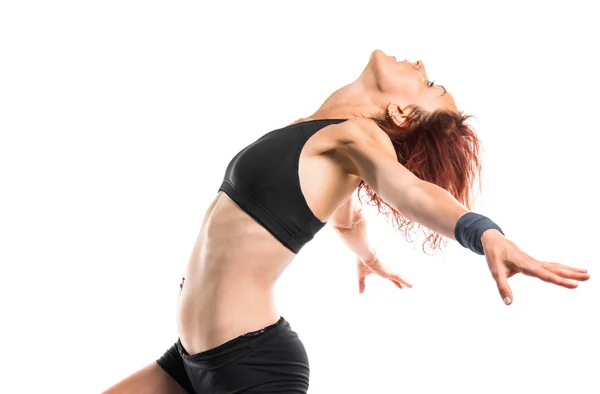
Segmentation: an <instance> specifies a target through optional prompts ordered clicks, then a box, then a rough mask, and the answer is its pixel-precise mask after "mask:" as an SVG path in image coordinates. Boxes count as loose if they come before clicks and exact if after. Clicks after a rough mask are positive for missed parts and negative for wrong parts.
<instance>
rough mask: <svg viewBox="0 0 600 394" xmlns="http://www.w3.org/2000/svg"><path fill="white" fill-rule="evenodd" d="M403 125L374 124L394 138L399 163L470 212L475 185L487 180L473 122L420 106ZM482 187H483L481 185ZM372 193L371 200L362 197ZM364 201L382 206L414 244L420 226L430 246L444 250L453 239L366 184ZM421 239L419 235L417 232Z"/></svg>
mask: <svg viewBox="0 0 600 394" xmlns="http://www.w3.org/2000/svg"><path fill="white" fill-rule="evenodd" d="M409 109H410V110H411V111H410V112H409V113H408V115H407V116H406V121H405V122H404V124H403V125H402V127H398V126H396V125H395V123H394V122H393V121H392V120H391V119H390V118H389V117H386V116H383V117H381V118H374V119H373V120H374V121H375V122H376V123H377V124H378V125H379V127H381V129H383V130H384V131H385V132H386V133H387V135H388V136H389V137H390V140H391V141H392V144H393V145H394V149H395V150H396V155H397V157H398V162H399V163H400V164H402V165H403V166H404V167H406V168H407V169H408V170H410V171H411V172H412V173H413V174H415V175H416V176H417V177H419V178H420V179H422V180H424V181H427V182H431V183H433V184H436V185H438V186H440V187H441V188H443V189H445V190H447V191H448V192H449V193H450V194H452V195H453V196H454V197H455V198H456V199H457V200H458V201H460V202H461V203H462V204H463V205H465V206H466V207H467V208H468V209H472V206H473V200H474V198H473V190H472V189H473V186H474V184H475V181H476V180H479V178H480V176H481V159H480V149H481V143H480V141H479V139H478V138H477V135H476V134H475V131H474V130H473V129H472V128H471V126H470V125H468V124H467V123H466V121H467V120H468V119H469V118H471V116H470V115H465V114H464V113H462V112H456V111H450V110H437V111H435V112H427V111H425V110H424V109H422V108H420V107H415V106H412V107H409ZM479 185H480V184H479ZM361 191H362V195H363V196H364V195H366V197H365V198H361ZM358 196H359V198H360V199H361V201H365V200H366V203H367V204H369V205H375V206H377V208H378V210H379V212H380V213H382V214H384V215H386V216H388V218H389V219H391V221H392V224H393V225H394V227H396V228H397V229H398V230H399V231H401V232H402V233H403V235H404V237H405V238H406V239H407V241H409V242H413V241H414V240H415V225H417V229H420V230H422V232H423V233H424V234H425V241H424V242H423V247H422V248H423V252H425V253H427V250H426V248H428V249H430V250H432V251H433V252H435V251H436V250H441V249H442V245H445V244H446V242H447V240H445V239H444V238H442V236H441V235H439V234H437V233H435V232H433V231H431V230H429V229H426V228H425V227H423V226H422V225H420V224H418V223H414V222H412V221H411V220H409V219H407V218H405V217H404V216H403V215H402V213H401V212H398V211H397V210H395V209H394V208H392V207H390V206H389V205H388V204H387V203H385V202H384V201H383V200H382V199H381V198H380V197H379V196H377V195H376V194H375V192H374V191H373V189H371V188H370V187H369V185H368V184H366V183H365V182H361V183H360V185H359V186H358ZM417 235H418V234H417Z"/></svg>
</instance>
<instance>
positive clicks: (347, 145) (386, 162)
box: [337, 119, 589, 305]
mask: <svg viewBox="0 0 600 394" xmlns="http://www.w3.org/2000/svg"><path fill="white" fill-rule="evenodd" d="M341 126H344V127H345V128H344V130H342V131H340V138H339V140H338V147H337V153H338V154H339V157H340V158H341V160H343V167H344V168H348V172H349V173H350V174H353V175H356V176H358V177H359V178H361V179H362V180H364V181H365V182H367V183H368V184H369V186H370V187H371V188H372V189H373V190H374V191H375V193H377V194H378V195H379V196H380V197H381V198H382V199H383V200H384V201H385V202H386V203H388V204H389V205H390V206H391V207H393V208H394V209H396V210H398V211H399V212H401V213H402V215H404V216H405V217H406V218H408V219H410V220H413V221H415V222H417V223H420V224H422V225H424V226H426V227H428V228H429V229H431V230H433V231H435V232H437V233H438V234H441V235H443V236H445V237H447V238H450V239H455V236H454V229H455V227H456V224H457V222H458V220H459V219H460V218H461V217H462V216H463V215H465V214H466V213H468V212H469V211H468V210H467V209H466V208H465V207H464V206H463V205H462V204H460V203H459V202H458V201H457V200H456V199H455V198H454V197H453V196H452V195H451V194H450V193H448V192H447V191H445V190H444V189H442V188H440V187H438V186H436V185H434V184H431V183H429V182H424V181H422V180H420V179H419V178H417V177H416V176H415V175H414V174H413V173H411V172H410V171H409V170H407V169H406V168H405V167H404V166H402V165H401V164H400V163H398V161H397V159H396V153H395V151H394V148H393V146H392V143H391V141H390V140H389V138H388V137H387V135H386V134H385V133H384V132H383V131H381V130H380V129H379V128H378V126H377V125H376V124H374V122H372V121H370V120H367V119H357V120H355V121H349V122H345V123H342V124H341ZM466 231H469V230H466ZM471 234H473V232H472V231H471ZM480 240H481V243H482V244H483V250H484V254H485V258H486V260H487V263H488V267H489V269H490V272H491V274H492V276H493V278H494V280H495V281H496V284H497V286H498V290H499V292H500V295H501V297H502V299H503V300H504V302H505V303H506V304H507V305H509V304H511V303H512V299H513V297H512V290H511V289H510V286H509V285H508V281H507V279H508V278H510V277H511V276H513V275H514V274H516V273H519V272H522V273H524V274H526V275H528V276H533V277H537V278H539V279H541V280H543V281H546V282H549V283H554V284H556V285H559V286H563V287H566V288H569V289H574V288H576V287H577V283H574V282H571V281H570V280H569V279H571V280H579V281H584V280H587V279H589V275H588V274H587V271H586V270H584V269H580V268H574V267H569V266H566V265H562V264H558V263H549V262H541V261H538V260H535V259H534V258H532V257H531V256H529V255H527V254H526V253H525V252H523V251H522V250H521V249H519V248H518V247H517V246H516V245H515V244H514V243H513V242H511V241H509V240H508V239H507V238H505V237H504V235H503V234H502V233H501V232H500V231H498V230H494V229H492V230H487V231H485V232H484V233H483V235H481V236H480Z"/></svg>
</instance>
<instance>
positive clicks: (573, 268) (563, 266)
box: [528, 255, 587, 273]
mask: <svg viewBox="0 0 600 394" xmlns="http://www.w3.org/2000/svg"><path fill="white" fill-rule="evenodd" d="M528 256H529V255H528ZM531 259H532V260H534V261H537V260H535V259H534V258H531ZM541 264H542V265H544V266H546V265H550V266H559V267H562V268H566V269H568V270H571V271H575V272H582V273H586V272H587V269H585V268H577V267H571V266H569V265H564V264H560V263H551V262H542V263H541Z"/></svg>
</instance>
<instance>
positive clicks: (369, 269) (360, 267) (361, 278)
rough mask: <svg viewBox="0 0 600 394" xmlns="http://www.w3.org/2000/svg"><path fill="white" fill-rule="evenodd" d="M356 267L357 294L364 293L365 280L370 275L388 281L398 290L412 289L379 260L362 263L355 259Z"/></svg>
mask: <svg viewBox="0 0 600 394" xmlns="http://www.w3.org/2000/svg"><path fill="white" fill-rule="evenodd" d="M356 266H357V272H358V292H359V293H360V294H362V293H363V292H364V291H365V278H366V277H367V276H368V275H370V274H376V275H379V276H381V277H382V278H385V279H389V280H391V281H392V283H393V284H395V285H396V286H398V287H399V288H401V289H402V288H404V287H408V288H410V287H412V285H411V284H410V283H408V282H407V281H405V280H404V279H402V278H401V277H400V275H398V274H396V273H395V272H393V271H391V270H390V269H388V268H387V267H386V266H384V265H383V264H382V263H381V261H379V258H378V257H376V258H375V260H374V261H370V262H368V263H366V262H364V261H362V260H361V259H360V258H357V259H356Z"/></svg>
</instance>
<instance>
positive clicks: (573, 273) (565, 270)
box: [542, 263, 590, 280]
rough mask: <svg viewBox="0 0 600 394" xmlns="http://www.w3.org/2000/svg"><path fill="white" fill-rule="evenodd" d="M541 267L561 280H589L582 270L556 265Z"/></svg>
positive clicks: (548, 264)
mask: <svg viewBox="0 0 600 394" xmlns="http://www.w3.org/2000/svg"><path fill="white" fill-rule="evenodd" d="M542 266H543V267H544V268H546V269H547V270H549V271H552V272H554V273H555V274H557V275H560V276H562V277H563V278H568V279H575V280H588V279H589V278H590V274H588V273H587V270H585V269H582V268H573V267H569V266H568V265H563V264H558V263H542Z"/></svg>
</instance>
